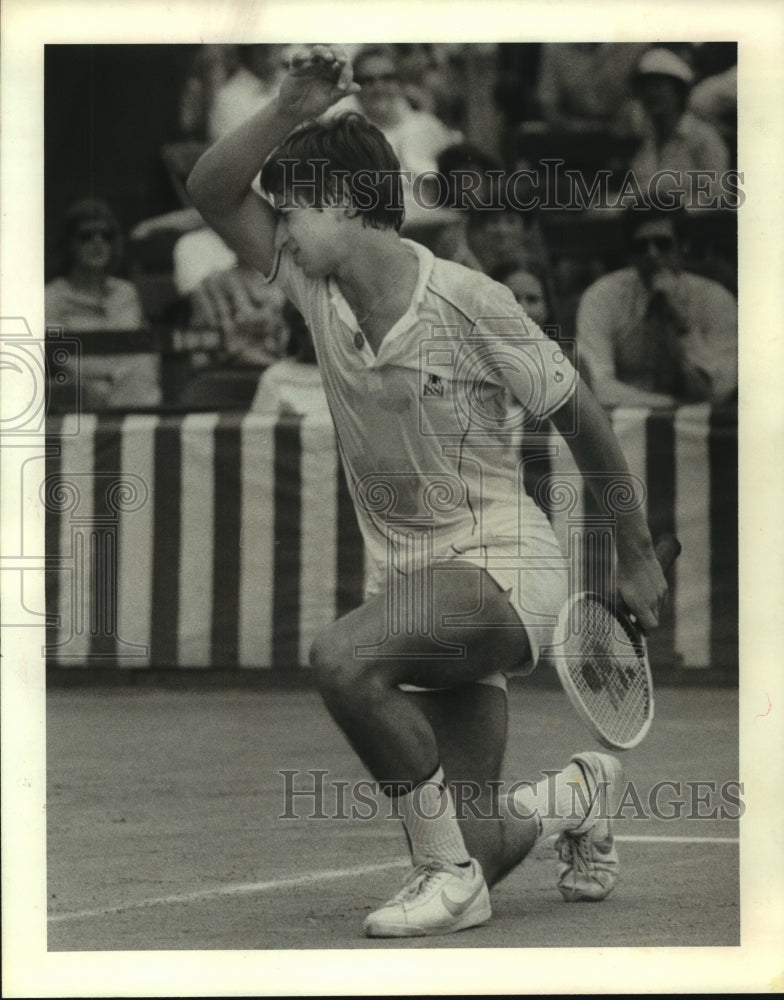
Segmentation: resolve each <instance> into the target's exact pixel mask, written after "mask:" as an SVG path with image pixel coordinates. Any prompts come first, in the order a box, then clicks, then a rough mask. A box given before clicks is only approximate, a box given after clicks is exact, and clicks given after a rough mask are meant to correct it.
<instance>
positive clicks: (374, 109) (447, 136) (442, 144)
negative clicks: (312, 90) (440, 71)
mask: <svg viewBox="0 0 784 1000" xmlns="http://www.w3.org/2000/svg"><path fill="white" fill-rule="evenodd" d="M353 68H354V80H355V81H356V82H357V83H358V84H359V85H360V87H361V90H360V91H359V93H357V94H352V95H350V96H349V97H346V98H345V99H344V100H342V101H338V103H337V104H335V105H333V107H332V108H331V109H330V111H329V112H327V113H328V114H329V115H334V114H340V113H342V112H344V111H358V112H359V113H360V114H362V115H364V116H365V117H366V118H367V119H368V121H371V122H373V124H374V125H377V126H378V127H379V128H380V129H381V131H382V132H383V133H384V135H385V136H386V138H387V140H388V142H389V144H390V145H391V146H392V148H393V149H394V151H395V153H396V155H397V157H398V159H399V160H400V166H401V169H402V170H403V171H410V173H411V179H410V180H406V179H405V178H404V180H403V199H404V206H405V210H406V222H407V223H411V224H417V223H420V222H426V221H431V220H432V219H433V216H434V210H433V209H428V208H423V207H422V206H421V205H419V204H417V200H416V199H415V198H414V190H415V188H414V178H416V177H417V175H418V174H422V173H425V172H426V171H435V170H436V169H437V157H438V154H439V153H440V152H441V151H442V150H444V149H446V147H447V146H450V145H452V144H453V143H455V142H459V141H461V139H462V136H461V135H460V133H459V132H456V131H455V130H453V129H450V128H448V127H447V126H446V125H444V123H443V122H441V121H440V120H439V119H438V118H436V117H435V115H432V114H430V113H429V112H427V111H417V110H415V109H414V108H412V107H411V105H410V104H409V103H408V101H407V100H406V98H405V96H404V94H403V89H402V84H401V80H400V74H399V71H398V66H397V63H396V60H395V53H394V49H392V48H391V47H390V46H388V45H368V46H364V47H363V48H361V49H359V51H358V52H357V53H356V54H355V55H354V57H353ZM431 187H432V185H431ZM425 189H426V193H424V196H423V198H420V199H419V201H427V202H428V203H429V204H434V203H435V202H437V200H438V198H437V192H431V191H430V190H429V189H428V185H425Z"/></svg>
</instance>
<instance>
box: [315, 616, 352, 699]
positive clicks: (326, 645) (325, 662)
mask: <svg viewBox="0 0 784 1000" xmlns="http://www.w3.org/2000/svg"><path fill="white" fill-rule="evenodd" d="M310 665H311V666H312V667H313V669H314V670H315V672H316V678H315V679H316V684H317V685H318V688H319V690H320V691H322V693H323V692H324V691H326V690H341V689H345V688H348V687H350V685H351V683H352V680H353V678H354V675H355V673H356V671H355V669H354V667H353V664H352V657H351V650H350V649H346V648H345V647H344V644H343V643H342V642H340V641H339V640H338V639H336V638H335V636H333V635H332V634H331V633H330V632H329V631H327V632H325V633H324V634H323V635H321V636H319V637H318V639H316V640H315V641H314V642H313V645H312V646H311V647H310Z"/></svg>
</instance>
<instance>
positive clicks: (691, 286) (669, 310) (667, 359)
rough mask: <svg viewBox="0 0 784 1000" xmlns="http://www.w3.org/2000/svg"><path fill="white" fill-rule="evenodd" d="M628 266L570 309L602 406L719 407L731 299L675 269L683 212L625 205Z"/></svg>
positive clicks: (733, 359)
mask: <svg viewBox="0 0 784 1000" xmlns="http://www.w3.org/2000/svg"><path fill="white" fill-rule="evenodd" d="M626 224H627V227H628V228H627V236H628V239H629V251H630V266H629V267H626V268H622V269H621V270H619V271H613V272H611V273H610V274H606V275H604V277H602V278H599V280H598V281H596V282H595V283H594V284H593V285H591V286H590V287H589V288H588V289H586V291H585V293H584V294H583V296H582V299H581V300H580V305H579V307H578V310H577V348H578V351H579V352H580V355H581V359H582V361H583V362H584V364H585V366H586V369H587V374H588V377H589V381H590V383H591V385H592V387H593V390H594V392H595V393H596V396H597V398H598V399H599V401H600V402H601V403H603V404H605V405H607V406H672V405H675V404H681V403H693V402H702V401H710V402H713V403H724V402H727V401H729V400H730V399H731V397H732V396H733V394H734V393H735V390H736V387H737V363H738V359H737V350H738V326H737V303H736V300H735V298H734V297H733V296H732V295H731V294H730V293H729V292H728V291H727V290H726V288H724V287H723V286H722V285H720V284H718V283H717V282H714V281H710V280H709V279H707V278H703V277H700V276H698V275H695V274H691V273H689V272H688V271H684V270H683V269H682V267H681V251H682V247H683V245H684V240H683V231H682V226H683V213H682V212H673V211H663V210H660V209H655V208H650V207H649V208H648V209H647V210H644V211H643V210H640V209H637V208H635V209H629V210H628V211H627V216H626Z"/></svg>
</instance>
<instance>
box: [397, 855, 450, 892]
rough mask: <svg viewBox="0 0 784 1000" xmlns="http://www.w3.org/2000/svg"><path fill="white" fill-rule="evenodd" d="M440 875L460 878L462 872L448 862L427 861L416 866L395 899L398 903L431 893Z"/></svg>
mask: <svg viewBox="0 0 784 1000" xmlns="http://www.w3.org/2000/svg"><path fill="white" fill-rule="evenodd" d="M440 875H461V876H462V872H461V871H460V869H459V868H458V867H457V866H456V865H452V864H450V863H449V862H448V861H427V862H425V863H423V864H421V865H417V866H416V868H414V870H413V871H412V872H411V874H410V875H409V877H408V878H407V879H406V883H405V885H404V886H403V888H402V889H401V890H400V892H398V894H397V895H396V896H395V899H396V900H399V901H402V900H410V899H415V898H416V897H417V896H423V895H425V894H427V893H429V892H431V891H432V890H433V889H435V887H436V885H437V883H438V881H439V878H438V876H440Z"/></svg>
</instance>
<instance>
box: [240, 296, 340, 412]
mask: <svg viewBox="0 0 784 1000" xmlns="http://www.w3.org/2000/svg"><path fill="white" fill-rule="evenodd" d="M284 317H285V319H286V321H287V323H288V327H289V344H288V350H287V355H288V356H287V357H285V358H283V359H282V360H281V361H276V362H275V363H274V364H272V365H270V366H269V368H267V370H266V371H265V372H264V373H263V374H262V376H261V378H260V379H259V384H258V389H257V390H256V395H255V397H254V399H253V403H252V404H251V411H252V412H253V413H271V414H274V415H275V416H297V417H318V418H321V419H323V420H324V421H329V420H330V419H331V417H330V412H329V405H328V403H327V397H326V395H325V393H324V386H323V384H322V382H321V372H320V371H319V368H318V364H317V363H316V351H315V348H314V346H313V338H312V337H311V335H310V330H308V328H307V325H306V323H305V320H304V319H303V318H302V315H301V314H300V313H299V312H298V310H297V309H295V308H294V306H293V305H291V303H290V302H288V301H287V302H286V305H285V306H284Z"/></svg>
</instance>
